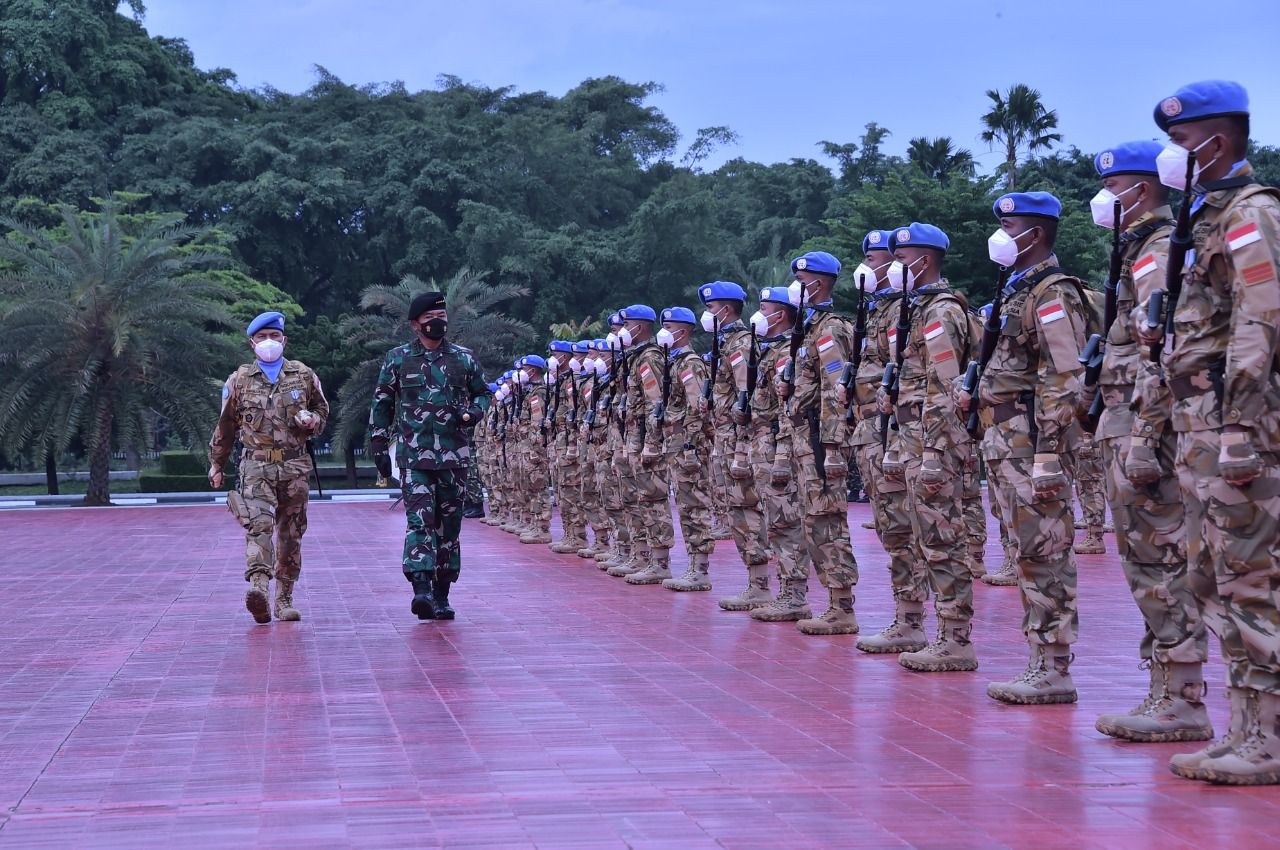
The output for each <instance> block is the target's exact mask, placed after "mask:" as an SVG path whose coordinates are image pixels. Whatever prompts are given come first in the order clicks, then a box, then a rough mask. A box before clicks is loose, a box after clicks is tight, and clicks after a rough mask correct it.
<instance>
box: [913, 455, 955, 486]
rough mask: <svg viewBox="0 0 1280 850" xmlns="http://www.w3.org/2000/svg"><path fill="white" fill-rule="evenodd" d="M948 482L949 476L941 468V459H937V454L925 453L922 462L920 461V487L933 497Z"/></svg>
mask: <svg viewBox="0 0 1280 850" xmlns="http://www.w3.org/2000/svg"><path fill="white" fill-rule="evenodd" d="M950 480H951V476H950V475H948V474H947V471H946V470H945V469H943V468H942V459H941V458H940V457H938V454H937V452H925V453H924V458H923V460H921V461H920V486H922V487H924V489H925V491H926V492H928V493H929V494H930V495H933V494H934V493H937V492H939V491H941V490H942V488H943V487H945V486H947V482H948V481H950Z"/></svg>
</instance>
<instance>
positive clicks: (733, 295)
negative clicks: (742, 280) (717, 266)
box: [698, 280, 747, 304]
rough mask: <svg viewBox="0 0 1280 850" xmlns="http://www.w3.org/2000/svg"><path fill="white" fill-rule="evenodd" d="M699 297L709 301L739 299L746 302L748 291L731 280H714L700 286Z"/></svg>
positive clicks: (704, 301) (703, 301) (704, 302)
mask: <svg viewBox="0 0 1280 850" xmlns="http://www.w3.org/2000/svg"><path fill="white" fill-rule="evenodd" d="M698 298H699V299H700V300H701V301H702V303H703V304H706V303H707V302H708V301H739V302H742V303H746V300H747V291H746V290H745V289H743V288H742V287H741V286H740V285H738V284H736V283H734V282H733V281H731V280H713V281H711V283H704V284H702V286H699V287H698Z"/></svg>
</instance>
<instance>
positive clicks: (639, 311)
mask: <svg viewBox="0 0 1280 850" xmlns="http://www.w3.org/2000/svg"><path fill="white" fill-rule="evenodd" d="M618 315H619V316H621V317H622V318H624V319H626V320H628V321H631V320H635V319H639V320H640V321H642V322H656V321H658V314H657V313H655V312H654V311H653V308H652V307H649V306H647V305H644V304H632V305H631V306H630V307H623V308H622V309H621V310H619V311H618Z"/></svg>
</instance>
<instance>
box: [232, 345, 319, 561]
mask: <svg viewBox="0 0 1280 850" xmlns="http://www.w3.org/2000/svg"><path fill="white" fill-rule="evenodd" d="M303 410H309V411H311V412H312V413H314V414H316V415H317V416H319V417H320V425H319V427H318V428H316V430H315V431H314V432H311V431H304V430H303V429H301V428H299V427H298V426H297V425H296V424H295V422H294V417H295V416H297V415H298V413H299V412H300V411H303ZM328 418H329V402H328V401H327V400H326V399H325V397H324V391H323V390H322V389H321V388H320V379H319V378H317V377H316V373H315V372H313V371H311V369H310V368H308V367H307V366H306V364H304V363H302V362H300V361H297V360H285V361H284V364H283V365H282V366H281V367H280V373H279V374H278V375H277V376H276V382H275V383H274V384H273V383H272V382H271V381H270V379H268V378H267V376H266V375H264V374H263V372H262V368H261V367H260V366H259V365H258V364H257V363H256V362H254V363H248V364H246V365H244V366H241V367H240V368H239V369H237V370H236V371H235V372H233V373H232V374H231V376H230V377H229V378H227V381H226V384H225V385H224V386H223V388H222V411H221V413H220V414H219V416H218V422H217V425H215V426H214V429H213V436H212V438H211V439H210V440H209V461H210V463H211V464H212V465H213V466H216V467H217V468H219V469H221V468H222V466H223V465H224V464H225V463H226V462H227V458H228V457H229V456H230V455H231V449H232V446H234V445H235V441H236V439H237V437H238V438H239V440H240V443H241V444H242V445H243V447H244V451H243V454H241V456H240V472H239V479H238V481H237V485H236V489H235V490H234V491H232V492H231V493H230V494H228V496H227V508H228V509H229V510H230V511H231V513H232V514H233V515H234V516H235V517H236V519H237V520H238V521H239V523H240V525H242V526H243V527H244V530H245V562H246V568H245V574H244V577H245V580H246V581H250V582H252V581H253V577H254V575H255V574H260V575H264V576H266V577H268V578H271V577H273V576H274V577H277V578H281V579H285V580H287V581H289V582H296V581H297V580H298V575H299V573H300V571H301V570H302V535H303V533H305V532H306V530H307V488H308V483H307V482H308V479H309V476H310V475H311V458H310V457H308V456H307V437H308V436H310V434H311V433H319V431H320V430H322V429H323V428H324V423H325V421H326V420H327V419H328ZM273 535H274V536H275V538H276V540H277V542H278V543H279V546H278V548H277V546H276V545H275V543H273V541H272V537H273Z"/></svg>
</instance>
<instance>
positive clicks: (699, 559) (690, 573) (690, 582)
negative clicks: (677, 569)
mask: <svg viewBox="0 0 1280 850" xmlns="http://www.w3.org/2000/svg"><path fill="white" fill-rule="evenodd" d="M662 586H663V587H665V588H666V589H667V590H678V591H680V592H682V593H692V592H698V591H704V590H710V589H711V556H710V555H709V554H707V553H705V552H698V553H695V554H693V555H691V556H690V557H689V569H687V570H685V573H684V575H682V576H680V578H669V579H667V580H666V581H664V582H663V583H662Z"/></svg>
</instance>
